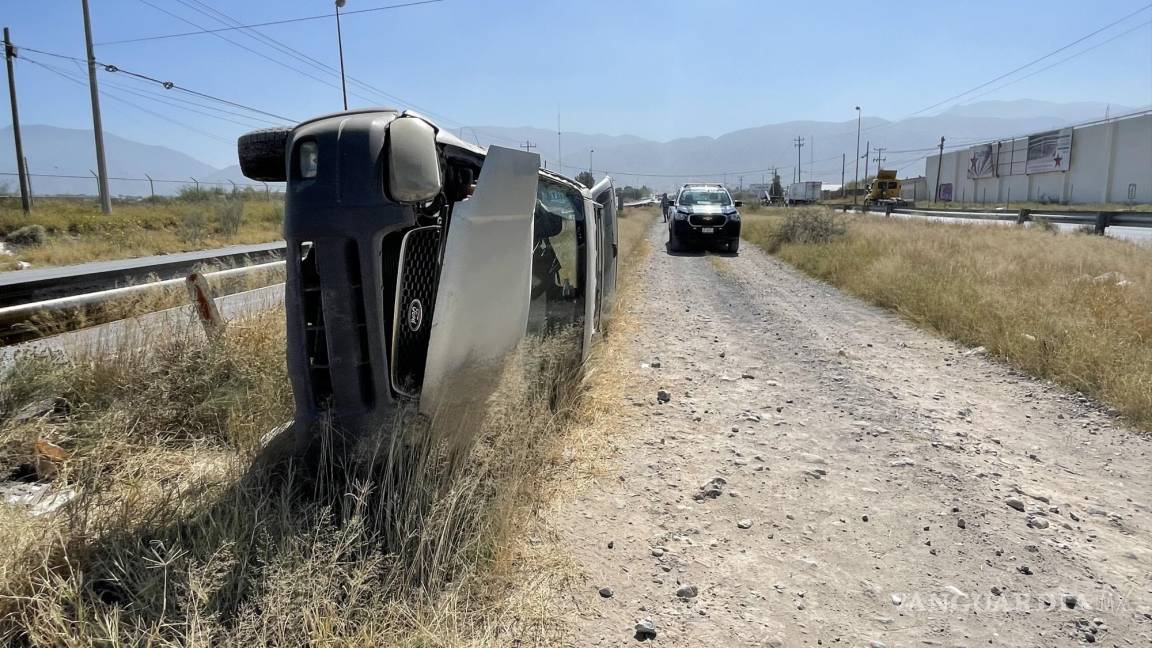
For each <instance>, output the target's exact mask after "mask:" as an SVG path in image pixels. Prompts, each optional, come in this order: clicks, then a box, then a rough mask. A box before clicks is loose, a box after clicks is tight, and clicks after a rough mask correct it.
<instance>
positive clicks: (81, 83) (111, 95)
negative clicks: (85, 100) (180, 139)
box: [21, 56, 232, 144]
mask: <svg viewBox="0 0 1152 648" xmlns="http://www.w3.org/2000/svg"><path fill="white" fill-rule="evenodd" d="M21 59H22V60H24V61H26V62H28V63H31V64H32V65H35V66H38V67H41V68H43V69H45V70H47V71H49V72H51V73H52V74H55V75H56V76H59V77H61V78H63V79H65V80H67V81H70V82H72V83H75V84H77V85H79V86H80V87H83V88H87V87H88V84H87V83H86V82H85V81H81V80H80V79H77V78H75V77H73V76H70V75H68V74H67V73H66V72H63V71H61V70H59V69H57V68H54V67H52V66H50V65H45V64H44V63H41V62H39V61H36V60H34V59H30V58H28V57H27V56H24V57H21ZM101 94H103V95H105V96H107V97H108V98H109V99H112V100H113V101H119V102H120V103H123V104H126V105H128V106H131V107H132V108H135V109H136V110H139V111H140V112H144V113H147V114H149V115H152V116H154V117H157V118H159V119H162V120H164V121H166V122H168V123H170V124H175V125H177V126H180V127H181V128H185V129H187V130H190V131H192V132H194V133H199V134H201V135H203V136H205V137H209V138H211V139H214V140H217V141H220V142H224V143H226V144H231V143H232V140H230V139H228V138H225V137H221V136H220V135H217V134H215V133H209V132H208V131H204V130H200V129H199V128H196V127H195V126H192V125H190V124H185V123H184V122H182V121H179V120H176V119H172V118H171V117H168V116H166V115H162V114H160V113H158V112H156V111H153V110H149V109H147V108H144V107H142V106H139V105H137V104H135V103H133V102H132V101H129V100H127V99H124V98H122V97H119V96H117V95H116V94H114V93H112V92H109V91H108V90H103V91H101Z"/></svg>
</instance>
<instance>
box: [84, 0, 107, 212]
mask: <svg viewBox="0 0 1152 648" xmlns="http://www.w3.org/2000/svg"><path fill="white" fill-rule="evenodd" d="M80 5H81V6H82V7H83V8H84V45H85V47H86V48H87V49H88V91H89V93H90V94H91V95H92V134H93V135H94V136H95V138H96V170H97V171H99V175H98V176H97V178H96V184H97V185H98V187H99V190H100V211H102V212H104V213H105V214H111V213H112V198H111V196H109V195H108V162H107V160H106V159H105V158H104V123H103V121H102V120H101V119H100V89H99V88H98V87H97V86H96V53H95V50H93V49H92V17H91V16H90V15H89V13H88V0H80Z"/></svg>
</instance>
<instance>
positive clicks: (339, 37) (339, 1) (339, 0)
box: [336, 0, 348, 110]
mask: <svg viewBox="0 0 1152 648" xmlns="http://www.w3.org/2000/svg"><path fill="white" fill-rule="evenodd" d="M346 2H347V0H336V46H337V47H338V48H339V49H340V91H341V92H342V93H343V94H344V110H348V86H347V85H346V84H345V82H344V36H343V34H341V33H340V8H341V7H343V6H344V4H345V3H346Z"/></svg>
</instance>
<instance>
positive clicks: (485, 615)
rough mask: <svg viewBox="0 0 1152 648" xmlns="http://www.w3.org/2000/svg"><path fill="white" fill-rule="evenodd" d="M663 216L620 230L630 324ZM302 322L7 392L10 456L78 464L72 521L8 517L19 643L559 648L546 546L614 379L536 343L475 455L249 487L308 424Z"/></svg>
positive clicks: (552, 344) (395, 445) (123, 357)
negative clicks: (550, 523)
mask: <svg viewBox="0 0 1152 648" xmlns="http://www.w3.org/2000/svg"><path fill="white" fill-rule="evenodd" d="M651 216H652V215H651V214H649V215H643V214H636V215H629V217H628V218H625V219H623V220H622V221H621V237H620V240H621V255H622V273H621V279H622V281H621V285H622V286H624V291H623V293H622V296H621V300H620V302H619V307H620V312H622V313H625V314H626V313H627V308H626V305H627V300H628V297H627V295H628V291H629V290H632V289H634V288H629V285H630V282H628V281H627V280H626V279H627V275H628V271H627V270H626V268H628V267H630V265H631V263H630V261H629V260H630V259H633V260H634V259H636V258H638V257H640V256H642V255H643V253H644V250H645V246H644V244H643V236H642V234H643V232H644V230H645V229H646V226H647V224H649V223H650V222H651ZM625 317H626V315H625ZM282 318H283V314H282V313H269V314H267V315H266V316H263V317H261V318H258V319H255V320H252V321H248V322H245V323H243V324H241V325H239V326H232V327H230V328H229V329H228V331H227V333H226V334H225V336H224V338H223V339H222V340H221V341H220V342H219V346H212V345H209V344H208V343H207V342H206V341H204V340H203V339H202V337H201V336H200V335H199V333H198V332H196V331H195V330H189V331H182V332H170V333H168V334H166V336H165V339H164V340H152V341H150V342H151V344H150V345H148V346H141V345H138V344H135V343H133V344H126V345H125V347H124V348H123V349H122V350H121V352H120V353H118V354H112V355H102V356H96V357H73V358H69V359H61V358H54V357H45V356H24V357H21V358H19V359H18V360H17V362H16V363H14V365H13V366H12V367H11V368H10V370H9V371H8V373H6V374H5V375H4V376H3V377H2V378H0V446H2V447H3V448H4V450H3V454H2V455H0V458H2V459H3V461H4V462H5V464H6V465H9V466H13V465H19V464H26V463H29V462H31V461H32V460H33V455H34V454H35V450H34V443H35V442H36V441H37V440H49V441H52V442H54V443H57V444H58V445H59V446H61V447H63V448H65V449H66V450H68V451H69V452H71V453H72V456H71V458H70V459H68V460H66V461H64V462H63V464H62V465H61V466H60V467H59V470H60V472H59V474H58V476H57V477H56V480H55V486H56V487H57V488H72V489H75V491H76V493H77V498H76V500H74V501H73V503H72V504H70V505H69V506H67V507H66V508H65V509H63V512H62V513H59V514H56V515H47V516H42V517H38V518H32V517H29V516H27V514H25V513H24V512H23V511H20V510H17V509H14V508H10V509H8V510H0V515H2V516H3V524H0V542H3V543H4V544H5V545H6V546H7V547H9V548H10V550H9V551H8V552H7V553H6V554H4V555H3V556H2V557H0V638H2V639H0V642H6V643H8V644H14V645H34V646H57V645H69V646H85V645H97V644H99V645H154V646H176V645H179V646H216V645H236V646H250V645H282V646H299V645H317V646H354V645H355V646H363V645H388V646H413V647H415V646H489V645H498V644H513V643H515V644H516V645H531V644H536V645H552V644H554V643H555V642H556V641H558V640H559V639H558V636H559V634H558V633H560V632H561V629H560V628H558V627H557V626H556V625H555V624H553V623H550V622H549V617H548V615H549V614H551V613H553V612H554V610H553V609H552V608H551V596H550V595H551V593H552V588H553V587H554V586H555V583H556V582H557V581H556V580H555V579H556V578H559V577H562V575H563V574H564V564H563V562H564V561H563V559H562V557H556V556H554V555H550V554H547V553H542V552H539V551H534V550H533V547H535V545H534V544H533V543H532V542H530V541H529V540H527V539H526V537H525V532H526V531H527V530H529V529H533V528H535V527H534V520H535V519H536V514H537V512H538V511H540V510H541V509H542V508H543V507H546V506H547V505H548V502H549V498H550V497H553V496H554V495H555V494H556V493H557V492H558V490H559V486H558V485H557V477H556V475H557V474H560V473H562V471H563V470H564V469H566V468H568V467H571V466H572V465H574V463H577V462H574V461H573V460H572V456H573V454H574V453H577V454H578V453H580V452H581V448H582V447H583V446H582V443H583V442H582V441H580V439H579V438H575V437H573V433H574V430H576V429H578V428H580V426H581V422H587V421H590V420H593V419H595V418H596V417H598V416H602V415H603V414H604V412H605V411H606V410H604V409H603V408H604V405H603V404H601V403H600V398H601V395H602V393H603V392H601V391H598V390H602V389H606V387H605V386H604V385H605V383H604V382H603V380H602V378H600V376H602V375H603V374H602V373H601V372H600V371H598V368H599V367H600V366H601V364H600V363H602V362H603V360H601V359H597V360H594V361H593V362H592V363H591V365H590V366H589V368H588V370H587V371H586V372H585V374H584V376H585V377H584V378H583V379H582V380H579V379H578V376H579V374H578V373H577V367H576V364H575V358H573V357H572V352H571V348H572V347H571V345H569V344H566V343H565V341H564V340H562V339H559V338H554V339H551V340H549V341H543V342H542V341H526V343H525V344H524V345H523V346H522V347H521V350H520V353H518V354H517V355H516V356H515V357H513V358H512V359H511V360H510V361H509V362H508V364H507V366H506V367H505V371H504V374H503V380H502V381H501V383H500V386H499V388H498V391H497V396H496V398H494V399H493V401H492V402H491V405H490V407H489V409H488V411H487V414H486V416H485V417H484V420H483V422H482V423H477V425H476V431H475V432H476V436H477V437H478V440H477V442H476V443H475V444H473V445H471V446H468V447H467V448H464V449H463V450H457V451H455V452H454V451H452V450H451V449H450V447H448V446H445V445H442V444H439V443H437V442H436V441H435V439H437V438H439V437H437V436H436V435H433V434H427V433H426V428H424V427H422V426H421V424H420V423H419V422H415V423H407V422H406V423H403V424H397V426H396V428H395V429H397V430H400V432H399V433H397V434H393V435H390V436H384V437H383V439H384V444H383V445H382V446H380V447H378V448H376V450H377V451H379V453H380V456H383V457H387V458H388V460H387V461H383V462H376V463H374V464H373V466H374V468H373V469H371V470H368V469H366V468H365V467H364V466H363V465H356V466H352V467H349V469H348V471H347V472H346V474H345V475H344V476H342V477H340V478H335V477H333V473H327V472H322V473H320V474H319V476H317V475H316V474H315V473H313V472H309V471H292V470H288V471H281V472H277V473H271V472H269V471H265V470H258V471H255V472H252V471H247V466H248V465H249V464H250V462H251V458H252V455H253V452H254V451H255V449H256V448H257V446H258V440H259V438H260V436H261V435H262V434H264V433H266V432H267V431H268V430H269V429H271V428H273V427H274V426H276V425H277V424H279V423H281V422H282V421H284V420H287V419H288V418H290V415H291V402H290V400H291V399H290V394H289V393H288V388H287V381H286V376H285V369H284V351H283V345H284V340H283V327H282V324H281V321H282ZM616 328H617V320H614V321H613V329H614V330H615V329H616ZM590 395H591V396H593V397H594V398H589V396H590ZM403 420H405V421H407V420H408V419H407V418H406V417H405V418H403ZM337 472H343V471H337Z"/></svg>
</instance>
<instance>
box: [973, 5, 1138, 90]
mask: <svg viewBox="0 0 1152 648" xmlns="http://www.w3.org/2000/svg"><path fill="white" fill-rule="evenodd" d="M1149 25H1152V20H1146V21H1144V22H1142V23H1140V24H1139V25H1136V26H1135V27H1132V28H1130V29H1126V30H1124V31H1122V32H1120V33H1119V34H1116V35H1114V36H1112V37H1111V38H1109V39H1107V40H1103V41H1101V42H1099V43H1096V44H1095V45H1093V46H1091V47H1086V48H1084V49H1082V50H1080V51H1079V52H1075V53H1073V54H1071V55H1070V56H1066V57H1064V58H1062V59H1060V60H1059V61H1056V62H1055V63H1052V64H1051V65H1046V66H1044V67H1042V68H1040V69H1039V70H1034V71H1032V72H1029V73H1028V74H1025V75H1024V76H1022V77H1017V78H1015V79H1012V80H1011V81H1009V82H1008V83H1004V84H1001V85H998V86H996V87H995V88H992V89H991V90H987V91H985V92H981V93H980V94H978V95H973V96H971V97H969V98H968V99H969V100H972V99H978V98H980V97H983V96H986V95H989V94H992V93H993V92H996V91H997V90H1002V89H1004V88H1007V87H1008V86H1010V85H1012V84H1013V83H1019V82H1020V81H1023V80H1024V79H1030V78H1032V77H1034V76H1036V75H1037V74H1040V73H1041V72H1045V71H1047V70H1051V69H1052V68H1054V67H1056V66H1058V65H1061V64H1063V63H1067V62H1068V61H1071V60H1072V59H1074V58H1076V57H1077V56H1081V55H1083V54H1087V53H1088V52H1091V51H1092V50H1094V49H1098V48H1100V47H1103V46H1105V45H1107V44H1108V43H1111V42H1113V41H1115V40H1117V39H1119V38H1121V37H1123V36H1127V35H1128V34H1131V33H1132V32H1134V31H1136V30H1138V29H1142V28H1144V27H1147V26H1149Z"/></svg>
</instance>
